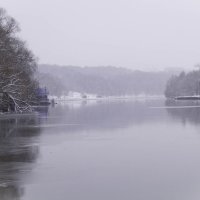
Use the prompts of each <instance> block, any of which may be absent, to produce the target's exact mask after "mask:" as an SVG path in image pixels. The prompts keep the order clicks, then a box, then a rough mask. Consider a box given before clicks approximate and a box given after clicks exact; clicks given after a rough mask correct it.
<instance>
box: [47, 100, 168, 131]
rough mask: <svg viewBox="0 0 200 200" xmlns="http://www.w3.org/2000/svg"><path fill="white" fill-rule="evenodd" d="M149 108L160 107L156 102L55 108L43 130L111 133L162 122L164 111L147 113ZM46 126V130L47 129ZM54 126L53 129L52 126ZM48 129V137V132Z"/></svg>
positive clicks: (107, 103)
mask: <svg viewBox="0 0 200 200" xmlns="http://www.w3.org/2000/svg"><path fill="white" fill-rule="evenodd" d="M153 105H163V102H160V101H152V102H151V101H148V102H146V101H114V102H103V101H102V102H96V103H92V104H87V103H86V102H84V104H82V105H81V106H79V107H78V106H74V104H73V103H68V104H65V105H63V106H61V105H57V106H56V107H55V108H54V109H51V110H50V112H49V113H50V114H49V115H50V117H49V118H48V120H47V122H46V123H47V126H45V128H49V129H53V130H52V132H55V130H54V129H56V130H57V131H56V133H58V132H59V131H61V130H64V131H65V132H71V131H80V130H89V129H95V130H113V129H120V128H125V127H128V126H132V125H134V124H143V123H148V122H151V121H156V120H162V119H163V120H164V117H162V116H166V110H164V109H162V110H161V109H160V110H158V109H150V107H151V106H153ZM48 125H49V127H48ZM53 125H55V127H54V126H53ZM49 129H48V133H49V132H50V131H51V130H49Z"/></svg>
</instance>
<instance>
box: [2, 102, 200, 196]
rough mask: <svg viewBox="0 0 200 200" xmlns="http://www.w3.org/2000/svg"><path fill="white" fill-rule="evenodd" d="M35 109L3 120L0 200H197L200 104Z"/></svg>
mask: <svg viewBox="0 0 200 200" xmlns="http://www.w3.org/2000/svg"><path fill="white" fill-rule="evenodd" d="M38 111H39V114H35V115H22V116H16V115H13V116H10V115H8V116H6V117H5V116H0V200H55V199H57V200H199V199H200V103H197V102H177V103H174V102H166V101H164V100H146V101H115V102H82V103H81V102H74V103H73V102H71V103H68V104H66V105H57V106H56V107H55V108H49V109H47V108H40V109H38Z"/></svg>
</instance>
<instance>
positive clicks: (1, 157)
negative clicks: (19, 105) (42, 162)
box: [0, 115, 40, 200]
mask: <svg viewBox="0 0 200 200" xmlns="http://www.w3.org/2000/svg"><path fill="white" fill-rule="evenodd" d="M38 124H39V118H38V117H37V116H35V115H21V116H17V117H16V116H13V117H12V116H9V117H7V119H6V116H3V117H2V118H0V199H1V200H18V199H20V197H21V196H22V195H23V188H22V187H21V183H23V180H24V178H25V176H26V175H27V174H28V173H29V171H30V170H31V169H32V168H33V164H34V162H35V160H36V158H37V157H38V153H39V147H38V145H35V144H37V141H38V136H39V134H40V128H33V126H36V125H38Z"/></svg>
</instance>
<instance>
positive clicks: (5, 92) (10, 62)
mask: <svg viewBox="0 0 200 200" xmlns="http://www.w3.org/2000/svg"><path fill="white" fill-rule="evenodd" d="M19 31H20V28H19V25H18V23H17V22H16V20H15V19H14V18H13V17H11V16H9V15H8V14H7V12H6V11H5V10H4V9H3V8H0V110H1V111H3V112H7V111H15V112H23V111H27V110H30V105H31V104H32V103H33V102H34V101H36V92H35V91H36V89H37V88H38V86H39V84H38V81H37V79H36V77H35V72H36V69H37V59H36V57H35V56H34V54H33V53H32V52H31V50H30V49H28V48H27V45H26V42H24V41H23V40H22V39H20V38H19Z"/></svg>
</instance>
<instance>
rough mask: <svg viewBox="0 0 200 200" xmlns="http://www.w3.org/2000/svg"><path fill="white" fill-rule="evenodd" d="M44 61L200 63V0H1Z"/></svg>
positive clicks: (157, 65) (145, 65)
mask: <svg viewBox="0 0 200 200" xmlns="http://www.w3.org/2000/svg"><path fill="white" fill-rule="evenodd" d="M0 6H1V7H4V8H5V9H6V10H7V11H8V13H9V14H10V15H12V16H13V17H15V18H16V19H17V21H18V22H19V23H20V26H21V29H22V32H21V36H22V37H23V39H25V40H26V41H27V42H28V44H29V47H30V48H31V49H32V50H33V51H34V53H35V54H36V55H37V56H38V57H39V59H40V63H50V64H65V65H68V64H71V65H81V66H85V65H87V66H97V65H114V66H121V67H128V68H132V69H145V70H151V69H162V68H165V67H188V68H191V69H192V68H193V66H194V65H195V64H197V63H199V62H200V1H199V0H1V5H0Z"/></svg>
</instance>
